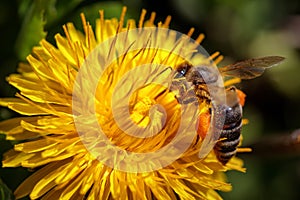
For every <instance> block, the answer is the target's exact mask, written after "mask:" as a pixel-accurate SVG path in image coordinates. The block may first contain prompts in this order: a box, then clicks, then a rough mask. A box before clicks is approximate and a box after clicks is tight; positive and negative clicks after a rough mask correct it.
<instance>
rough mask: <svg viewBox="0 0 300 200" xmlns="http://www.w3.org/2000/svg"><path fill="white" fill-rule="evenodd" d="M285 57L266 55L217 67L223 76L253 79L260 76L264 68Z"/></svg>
mask: <svg viewBox="0 0 300 200" xmlns="http://www.w3.org/2000/svg"><path fill="white" fill-rule="evenodd" d="M284 59H285V58H284V57H281V56H266V57H262V58H253V59H248V60H244V61H241V62H237V63H235V64H232V65H227V66H225V67H221V68H219V70H220V72H221V73H222V75H224V76H233V77H239V78H241V79H253V78H255V77H258V76H260V75H261V74H262V73H263V72H264V71H265V69H266V68H269V67H272V66H274V65H277V64H279V63H280V62H282V61H283V60H284Z"/></svg>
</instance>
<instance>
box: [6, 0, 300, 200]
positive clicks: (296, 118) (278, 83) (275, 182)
mask: <svg viewBox="0 0 300 200" xmlns="http://www.w3.org/2000/svg"><path fill="white" fill-rule="evenodd" d="M123 5H127V6H128V12H127V18H134V19H138V17H139V15H140V11H141V9H142V8H146V9H147V10H148V14H147V16H149V14H150V12H151V11H155V12H157V21H156V22H158V21H160V20H164V18H165V17H166V16H167V15H172V23H171V28H172V29H175V30H177V31H180V32H183V33H186V32H187V31H188V30H189V28H190V27H195V28H196V33H195V35H194V38H196V37H197V35H196V34H199V33H205V35H206V39H205V40H204V42H203V43H202V45H203V47H204V48H205V49H206V50H207V51H208V52H209V53H213V52H214V51H221V53H222V54H223V55H224V56H225V60H224V61H223V62H222V63H221V65H225V64H228V63H233V62H235V61H237V60H243V59H246V58H252V57H260V56H266V55H280V56H284V57H286V58H287V59H286V61H285V62H284V63H283V64H281V65H279V66H276V67H274V68H272V69H270V70H267V72H266V73H265V74H264V75H263V76H262V77H259V78H257V79H254V80H251V81H244V82H243V83H242V84H240V85H239V88H241V89H242V90H243V91H244V92H245V93H246V94H247V102H246V106H245V108H244V116H245V118H248V119H249V120H250V123H249V124H248V125H246V126H245V127H244V129H243V134H244V145H245V146H251V147H253V148H254V151H253V153H251V154H243V155H241V154H240V155H239V156H240V157H242V158H243V159H244V160H245V166H246V167H247V173H245V174H243V173H239V172H229V173H228V179H229V181H230V182H231V183H232V185H233V191H232V192H230V193H221V195H222V197H223V198H224V199H246V200H247V199H256V200H259V199H285V200H287V199H291V200H293V199H295V200H296V199H300V190H299V189H300V142H299V141H298V143H297V142H295V141H296V140H292V136H291V133H292V132H293V131H294V130H296V129H298V128H299V127H300V103H299V102H300V51H299V50H300V1H299V0H290V1H286V0H244V1H237V0H222V1H221V0H212V1H208V0H207V1H204V0H166V1H146V0H144V1H142V0H124V1H96V0H88V1H83V0H68V1H65V0H61V1H60V0H48V1H47V0H19V1H17V0H10V1H4V0H2V1H1V2H0V27H1V28H0V44H1V48H0V96H1V97H11V96H14V94H15V92H16V90H15V89H14V88H12V87H11V86H9V85H8V84H7V83H6V81H5V77H6V76H7V75H8V74H10V73H13V72H15V71H16V67H17V64H18V62H20V61H22V60H25V58H26V55H28V54H29V53H30V51H31V48H32V46H34V45H37V44H38V41H39V40H40V39H42V38H44V37H46V38H47V40H49V41H51V42H52V43H54V40H53V36H54V34H55V33H57V32H60V33H62V25H63V24H65V23H66V22H68V21H72V22H74V23H75V24H76V27H77V28H79V29H80V28H81V27H82V26H81V23H80V17H79V13H80V12H82V11H84V13H85V14H86V18H87V19H88V20H89V21H90V22H91V23H92V24H93V22H94V20H95V18H96V17H98V10H99V9H104V10H105V17H106V18H111V17H119V16H120V11H121V8H122V6H123ZM14 116H17V114H16V113H13V112H11V111H9V110H8V109H6V108H0V120H4V119H8V118H11V117H14ZM298 135H300V134H299V133H298ZM10 148H12V144H11V143H10V142H7V141H5V140H4V136H3V135H0V158H1V156H2V154H3V152H5V151H7V150H8V149H10ZM30 173H31V172H30V171H28V170H26V169H23V168H14V169H7V168H4V169H3V168H0V199H5V200H6V199H10V198H11V199H13V197H12V196H11V193H10V191H11V190H14V189H15V188H16V187H17V185H18V184H20V182H21V181H22V180H23V179H24V178H25V177H27V176H28V175H29V174H30Z"/></svg>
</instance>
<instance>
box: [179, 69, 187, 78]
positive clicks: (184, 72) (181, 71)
mask: <svg viewBox="0 0 300 200" xmlns="http://www.w3.org/2000/svg"><path fill="white" fill-rule="evenodd" d="M179 73H180V74H181V75H182V76H184V75H185V74H186V67H185V68H183V69H181V70H180V71H179Z"/></svg>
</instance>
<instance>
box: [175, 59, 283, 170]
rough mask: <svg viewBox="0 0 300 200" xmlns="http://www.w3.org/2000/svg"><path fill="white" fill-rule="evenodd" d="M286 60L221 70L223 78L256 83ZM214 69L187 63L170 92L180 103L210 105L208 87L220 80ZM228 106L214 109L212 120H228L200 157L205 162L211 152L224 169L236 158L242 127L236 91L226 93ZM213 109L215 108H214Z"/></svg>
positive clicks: (207, 140)
mask: <svg viewBox="0 0 300 200" xmlns="http://www.w3.org/2000/svg"><path fill="white" fill-rule="evenodd" d="M283 60H284V57H280V56H267V57H261V58H253V59H248V60H244V61H240V62H237V63H234V64H231V65H227V66H224V67H221V68H218V70H219V73H220V74H221V75H222V76H223V77H226V76H228V77H238V78H241V79H253V78H256V77H258V76H260V75H262V74H263V72H264V71H265V69H267V68H270V67H272V66H274V65H277V64H279V63H280V62H281V61H283ZM211 69H212V67H206V66H193V65H191V64H190V63H188V62H184V63H182V64H180V65H179V66H177V67H176V73H175V76H174V81H173V82H172V86H171V90H178V93H179V95H176V98H177V100H178V102H179V103H181V104H187V103H195V102H203V101H206V102H207V103H209V104H210V105H212V104H213V99H212V98H211V95H210V93H209V91H208V85H210V84H214V83H215V82H216V81H217V80H218V74H216V73H215V72H213V71H212V70H211ZM225 97H226V103H224V104H222V105H218V106H217V107H216V108H215V109H211V110H210V113H211V116H212V117H211V119H213V118H214V116H218V115H219V116H220V115H223V116H225V119H224V118H223V119H224V123H222V126H220V125H219V127H217V126H218V124H220V123H218V117H216V122H215V123H213V124H214V126H215V127H212V129H210V130H211V131H209V132H208V133H207V135H206V136H205V138H204V140H203V143H202V146H201V149H200V151H199V157H200V158H204V157H205V156H206V155H207V154H208V153H209V152H210V151H211V150H212V149H214V152H215V154H216V156H217V159H218V160H219V162H221V163H222V164H223V165H226V163H227V162H228V161H229V160H230V159H231V158H232V157H233V156H234V155H235V154H236V150H237V146H238V144H239V143H240V135H241V127H242V107H241V105H240V103H239V98H238V95H237V92H236V88H235V87H230V88H227V89H226V92H225ZM211 107H212V106H211Z"/></svg>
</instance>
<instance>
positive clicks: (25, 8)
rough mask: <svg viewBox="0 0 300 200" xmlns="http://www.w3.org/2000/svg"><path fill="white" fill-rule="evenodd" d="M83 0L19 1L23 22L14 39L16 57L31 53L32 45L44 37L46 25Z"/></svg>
mask: <svg viewBox="0 0 300 200" xmlns="http://www.w3.org/2000/svg"><path fill="white" fill-rule="evenodd" d="M82 1H83V0H69V1H57V0H48V1H46V0H33V1H30V0H27V1H20V4H19V15H20V17H22V18H23V19H24V20H23V23H22V27H21V30H20V32H19V35H18V38H17V41H16V45H15V47H16V51H17V55H18V58H19V59H21V60H25V58H26V56H27V55H28V54H30V53H31V50H32V47H33V46H35V45H38V43H39V41H40V40H41V39H43V38H45V37H46V35H47V33H46V32H45V31H44V27H45V25H46V22H47V25H48V26H50V25H52V24H53V23H55V22H56V21H57V20H59V19H61V18H62V17H64V16H65V15H66V14H67V13H68V12H70V11H71V10H72V9H74V8H75V7H76V6H77V5H78V4H79V3H80V2H82Z"/></svg>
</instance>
